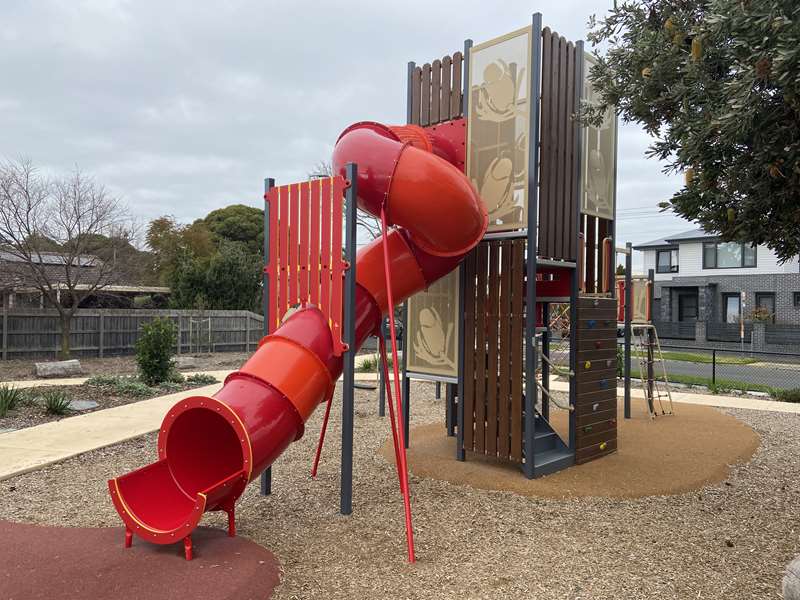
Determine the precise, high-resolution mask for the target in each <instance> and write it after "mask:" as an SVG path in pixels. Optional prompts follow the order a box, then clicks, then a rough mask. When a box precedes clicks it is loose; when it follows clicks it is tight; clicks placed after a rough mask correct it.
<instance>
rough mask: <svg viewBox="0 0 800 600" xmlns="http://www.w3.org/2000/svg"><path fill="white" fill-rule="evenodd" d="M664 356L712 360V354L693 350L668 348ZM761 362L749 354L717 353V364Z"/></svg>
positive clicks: (687, 359) (688, 359) (671, 358)
mask: <svg viewBox="0 0 800 600" xmlns="http://www.w3.org/2000/svg"><path fill="white" fill-rule="evenodd" d="M661 354H662V355H663V356H664V360H676V361H680V362H692V363H702V364H707V365H708V364H711V363H712V362H713V359H712V356H711V355H710V354H695V353H694V352H672V351H670V350H666V351H663V352H662V353H661ZM631 355H632V356H636V357H642V356H644V353H643V352H636V351H632V352H631ZM757 362H761V361H759V360H758V359H757V358H752V357H750V356H724V355H720V354H718V355H717V364H718V365H752V364H753V363H757Z"/></svg>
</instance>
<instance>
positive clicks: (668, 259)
mask: <svg viewBox="0 0 800 600" xmlns="http://www.w3.org/2000/svg"><path fill="white" fill-rule="evenodd" d="M634 248H635V249H636V250H640V251H642V252H643V253H644V269H645V272H648V271H649V269H653V270H654V271H655V290H654V297H655V298H656V302H655V303H654V306H653V314H654V317H655V319H656V320H659V321H671V322H680V323H687V324H688V323H692V322H696V321H705V322H706V323H709V324H715V323H738V322H739V321H740V320H744V321H746V322H747V321H750V320H751V317H752V316H753V314H754V313H753V309H756V308H757V309H759V310H757V311H756V313H757V314H758V315H759V317H760V318H761V319H762V320H764V319H765V318H766V320H767V321H771V322H773V323H785V324H794V325H800V263H799V262H798V259H797V258H794V259H792V260H789V261H787V262H785V263H783V264H781V263H780V262H779V261H778V258H777V256H776V255H775V253H774V252H772V251H771V250H769V249H768V248H767V247H765V246H751V245H749V244H741V243H737V242H723V241H721V240H720V239H719V238H717V237H716V236H714V235H711V234H708V233H705V232H704V231H702V230H701V229H693V230H691V231H685V232H683V233H678V234H675V235H672V236H668V237H667V238H665V239H659V240H653V241H651V242H647V243H645V244H639V245H638V246H635V247H634Z"/></svg>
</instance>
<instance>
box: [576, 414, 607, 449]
mask: <svg viewBox="0 0 800 600" xmlns="http://www.w3.org/2000/svg"><path fill="white" fill-rule="evenodd" d="M602 424H604V425H606V428H605V429H604V430H603V431H595V430H594V428H595V427H600V426H601V424H600V423H597V424H595V425H586V426H584V429H583V435H581V437H580V440H581V445H580V446H576V448H575V449H576V450H583V449H584V448H589V447H591V446H594V445H596V444H597V445H599V444H600V443H602V442H606V443H608V442H610V441H611V440H615V439H617V428H616V426H612V425H610V421H603V423H602ZM586 428H589V429H588V431H587V429H586Z"/></svg>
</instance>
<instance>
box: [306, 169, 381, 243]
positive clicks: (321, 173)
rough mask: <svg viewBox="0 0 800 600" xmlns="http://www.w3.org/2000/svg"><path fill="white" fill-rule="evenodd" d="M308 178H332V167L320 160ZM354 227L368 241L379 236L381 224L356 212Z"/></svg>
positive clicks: (363, 213) (368, 215)
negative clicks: (357, 228)
mask: <svg viewBox="0 0 800 600" xmlns="http://www.w3.org/2000/svg"><path fill="white" fill-rule="evenodd" d="M308 176H309V178H310V179H317V178H319V177H332V176H333V167H332V166H331V163H329V162H327V161H324V160H321V161H319V162H318V163H317V164H316V165H315V166H314V168H313V169H312V171H311V172H310V173H309V174H308ZM356 227H360V228H361V230H362V231H363V232H364V233H365V234H366V235H367V237H368V238H369V240H370V241H372V240H374V239H375V238H377V237H379V236H380V235H381V222H380V221H379V220H378V219H376V218H375V217H373V216H372V215H370V214H367V213H365V212H364V211H356Z"/></svg>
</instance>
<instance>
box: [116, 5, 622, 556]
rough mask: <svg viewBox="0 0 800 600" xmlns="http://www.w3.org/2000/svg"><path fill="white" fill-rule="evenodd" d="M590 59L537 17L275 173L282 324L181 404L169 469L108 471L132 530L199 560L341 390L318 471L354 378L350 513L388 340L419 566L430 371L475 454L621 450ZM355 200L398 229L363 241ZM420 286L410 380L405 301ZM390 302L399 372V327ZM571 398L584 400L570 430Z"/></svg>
mask: <svg viewBox="0 0 800 600" xmlns="http://www.w3.org/2000/svg"><path fill="white" fill-rule="evenodd" d="M589 60H590V59H589V57H588V56H587V55H585V54H584V51H583V44H582V43H581V42H578V43H577V44H573V43H572V42H569V41H567V40H566V39H564V38H563V37H562V36H559V35H558V34H556V33H555V32H552V31H551V30H550V29H548V28H543V27H542V22H541V15H539V14H536V15H534V17H533V20H532V23H531V24H530V25H528V26H526V27H523V28H521V29H519V30H517V31H514V32H511V33H509V34H507V35H505V36H502V37H500V38H497V39H494V40H490V41H487V42H484V43H481V44H477V45H473V44H472V42H471V41H469V40H468V41H467V42H465V44H464V50H463V52H456V53H454V54H453V55H452V56H446V57H444V58H442V59H439V60H435V61H433V62H432V63H430V64H425V65H424V66H422V67H417V66H416V65H415V64H414V63H409V65H408V97H407V118H406V123H405V124H403V125H395V126H387V125H383V124H379V123H374V122H360V123H356V124H354V125H351V126H350V127H347V128H346V129H345V130H344V131H343V132H342V133H341V135H340V136H339V138H338V140H337V141H336V145H335V149H334V153H333V157H332V165H333V176H332V177H327V178H322V179H315V180H312V181H307V182H299V183H291V184H286V185H281V186H276V185H275V183H274V181H272V180H267V182H266V189H265V208H266V210H265V228H266V233H267V235H266V236H265V272H264V308H265V319H264V324H265V331H264V334H265V335H264V338H263V339H262V340H261V342H260V344H259V349H258V350H257V351H256V352H255V354H253V356H252V357H251V358H250V359H249V360H248V361H247V362H246V363H245V364H244V365H243V366H242V368H241V369H239V371H237V372H235V373H233V374H232V375H230V376H229V377H228V378H227V379H226V381H225V385H224V386H223V387H222V389H221V390H220V391H219V392H217V393H216V394H214V395H213V396H194V397H191V398H188V399H186V400H182V401H180V402H178V403H177V404H176V405H175V406H174V407H173V408H172V409H170V411H169V412H168V413H167V415H166V416H165V418H164V421H163V424H162V426H161V428H160V430H159V438H158V460H157V461H156V462H154V463H153V464H151V465H147V466H145V467H143V468H141V469H138V470H136V471H133V472H131V473H128V474H125V475H122V476H120V477H116V478H114V479H112V480H110V481H109V491H110V494H111V498H112V501H113V502H114V505H115V507H116V508H117V511H118V512H119V514H120V516H121V517H122V520H123V521H124V523H125V525H126V531H127V534H126V544H127V545H130V543H131V541H132V537H133V535H134V534H136V535H138V536H139V537H141V538H143V539H145V540H148V541H151V542H155V543H159V544H167V543H175V542H180V541H183V544H184V546H185V549H186V556H187V558H191V554H192V542H191V532H192V530H193V529H194V528H195V527H196V526H197V525H198V523H199V522H200V519H201V517H202V515H203V513H204V512H205V511H211V510H221V511H225V512H226V513H227V514H228V517H229V532H230V534H231V535H233V534H234V532H235V512H234V511H235V508H234V507H235V503H236V501H237V500H238V499H239V497H240V496H241V494H242V493H243V491H244V489H245V487H246V486H247V485H248V483H250V482H251V481H253V480H254V479H256V478H257V477H259V475H261V481H262V491H263V492H264V493H268V492H269V490H270V479H269V474H270V466H271V465H272V463H273V462H274V461H275V460H276V459H277V458H278V457H279V456H280V454H281V453H282V452H283V451H284V450H285V449H286V448H287V447H288V446H289V444H291V443H292V442H293V441H295V440H297V439H299V438H300V437H302V436H303V435H304V433H306V432H305V429H306V427H305V425H306V423H307V421H308V419H309V418H310V416H311V415H312V413H313V412H314V410H315V409H316V408H317V407H318V406H319V405H320V404H323V403H325V405H326V408H325V414H324V420H323V426H322V431H321V432H320V437H319V444H318V451H317V455H316V458H315V459H314V466H313V470H314V472H315V471H316V465H317V463H318V461H319V460H320V455H321V452H322V443H323V441H324V435H325V428H326V425H327V422H328V419H329V415H330V410H331V404H332V398H333V393H334V388H335V385H336V381H337V380H338V379H339V377H340V376H341V375H342V374H343V375H344V377H343V406H342V415H343V417H342V418H343V426H342V481H341V483H342V512H344V513H349V512H350V511H351V492H352V469H353V457H352V435H353V359H354V355H355V352H356V351H357V349H358V348H359V347H360V346H361V345H362V343H363V342H364V341H365V340H366V338H367V337H369V336H372V335H378V337H379V339H380V344H381V353H382V356H383V358H384V360H383V373H384V378H385V380H386V381H389V380H390V379H392V380H393V381H394V387H393V388H392V387H389V388H388V391H389V392H390V394H389V396H390V398H389V400H390V401H389V408H390V415H389V416H390V419H389V420H390V430H391V435H392V439H393V441H394V447H395V459H396V464H397V473H398V478H399V484H400V485H399V487H400V492H401V495H402V498H403V508H404V513H405V521H406V534H407V545H408V556H409V560H412V561H413V560H414V547H413V527H412V521H411V504H410V490H409V484H408V477H407V466H406V457H405V447H406V446H407V444H408V441H409V435H408V434H409V430H408V426H409V419H410V415H411V411H410V406H411V403H412V398H411V397H410V393H409V392H410V386H409V381H410V380H411V379H412V378H419V379H429V380H434V381H438V382H444V383H446V384H447V389H448V393H447V429H448V432H449V433H451V434H453V435H455V436H456V437H457V456H456V458H457V459H458V460H465V459H468V458H469V456H470V455H471V454H483V455H490V456H494V457H496V458H497V459H499V460H504V461H510V462H513V463H516V464H518V465H520V467H521V469H522V471H523V472H524V474H525V475H526V476H527V477H537V476H540V475H545V474H548V473H552V472H554V471H557V470H560V469H563V468H566V467H568V466H570V465H572V464H575V463H580V462H585V461H588V460H592V459H594V458H598V457H600V456H603V455H605V454H608V453H609V452H613V451H614V450H615V449H616V442H617V440H616V418H617V417H616V415H617V412H616V375H615V373H616V353H615V348H616V305H615V300H614V298H613V292H614V286H613V285H612V281H613V270H612V269H613V248H614V245H613V244H614V214H615V213H614V210H615V209H614V204H615V202H614V200H615V197H614V196H615V193H614V190H615V166H616V122H615V119H614V117H613V115H609V116H608V118H607V119H606V122H605V123H604V124H603V125H602V126H600V127H597V128H584V127H582V126H581V125H580V124H579V123H578V121H577V120H576V118H575V116H576V114H577V113H578V110H579V106H580V102H581V100H582V99H586V100H589V101H591V100H592V98H591V88H590V86H589V85H588V83H587V81H586V77H585V74H586V69H587V66H586V65H587V61H589ZM356 207H358V208H359V209H361V210H364V211H366V212H368V213H369V214H371V215H373V216H375V217H376V218H377V219H378V220H379V222H380V224H381V232H382V235H381V236H380V237H379V238H378V239H376V240H374V241H372V242H371V243H369V244H367V245H365V246H364V247H362V248H361V249H360V250H359V251H358V253H357V254H356V252H355V247H356V244H355V242H356V227H355V215H356ZM406 300H408V302H407V305H406V308H405V311H404V314H405V315H406V321H407V322H406V327H404V331H405V332H406V333H405V335H406V339H405V345H404V348H405V351H404V354H403V366H402V371H403V375H404V377H402V386H403V390H402V392H401V389H400V381H401V377H399V371H400V365H399V363H400V361H399V360H398V353H397V340H396V336H395V329H396V328H395V322H394V310H393V308H394V307H395V306H398V305H400V304H401V303H404V302H405V301H406ZM554 305H558V306H561V307H565V306H568V309H563V308H562V309H559V310H561V311H562V312H564V311H566V312H564V314H565V315H566V314H568V319H566V321H567V322H568V324H569V325H568V334H566V335H567V338H568V340H569V351H568V360H567V361H565V362H562V363H558V361H557V360H556V359H555V358H553V357H551V355H550V351H549V350H550V344H551V339H552V328H551V321H552V319H551V307H552V306H554ZM387 316H388V320H389V328H390V330H391V336H390V337H391V351H392V353H393V355H394V361H393V368H394V371H395V376H394V378H390V377H389V371H388V368H387V362H388V361H387V360H386V356H387V354H388V349H387V348H386V345H385V343H384V337H383V335H380V332H381V325H382V322H383V320H384V318H386V317H387ZM564 321H565V319H562V322H564ZM539 365H541V369H539ZM551 371H556V372H559V373H561V375H562V376H563V377H564V379H565V380H566V381H567V382H568V386H569V394H568V400H567V401H564V402H560V401H558V400H557V399H556V398H555V395H554V394H552V393H551V391H550V388H551V384H550V373H551ZM392 391H393V392H394V393H392ZM401 397H402V401H401ZM552 405H555V406H559V405H560V406H561V407H562V408H563V409H564V410H566V411H568V413H569V419H568V421H569V431H568V432H567V433H566V434H564V435H563V437H562V436H560V435H559V434H558V433H557V432H556V430H555V429H554V428H553V427H551V425H550V412H551V408H552Z"/></svg>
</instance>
